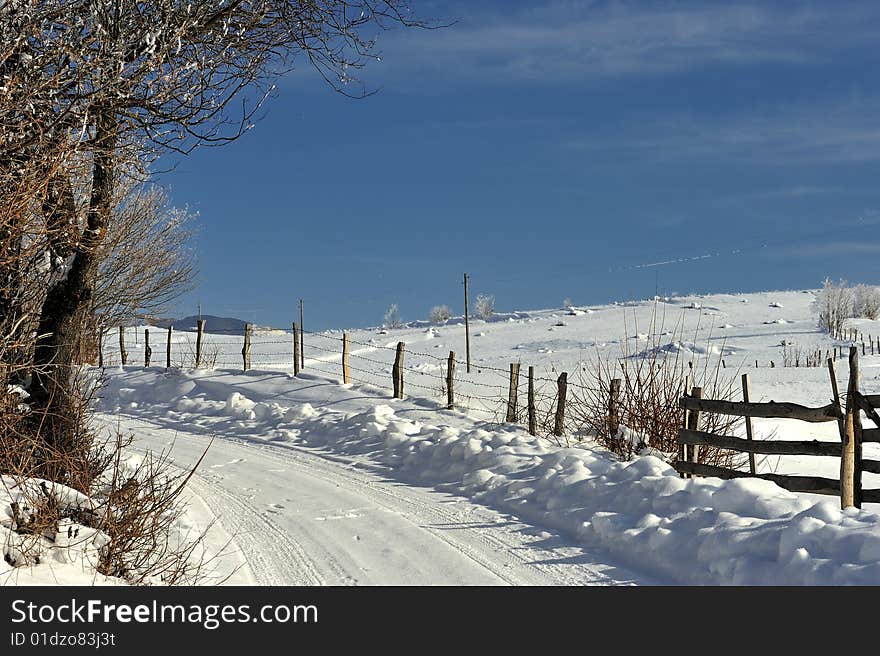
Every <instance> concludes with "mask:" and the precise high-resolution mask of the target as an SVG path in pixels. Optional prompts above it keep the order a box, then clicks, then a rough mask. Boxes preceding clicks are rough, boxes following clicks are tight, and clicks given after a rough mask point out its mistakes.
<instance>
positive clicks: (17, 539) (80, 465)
mask: <svg viewBox="0 0 880 656" xmlns="http://www.w3.org/2000/svg"><path fill="white" fill-rule="evenodd" d="M83 384H84V383H83ZM79 389H81V390H91V391H93V390H94V389H95V386H94V384H93V385H92V386H91V387H83V386H82V385H80V386H79ZM89 396H90V394H88V393H83V395H82V397H81V398H82V401H81V403H80V405H79V407H78V408H77V414H76V417H77V421H76V422H75V424H74V425H73V428H74V429H75V433H74V434H67V435H64V436H62V437H63V439H62V438H61V437H59V436H58V435H53V434H52V433H46V432H40V429H42V430H50V427H51V428H52V429H59V428H60V427H61V426H62V425H67V426H68V427H70V424H69V423H65V424H62V423H60V422H52V421H45V418H42V419H43V421H40V420H41V418H39V417H35V416H33V415H32V414H30V413H29V409H28V407H27V405H26V404H25V403H24V402H23V401H26V399H22V397H21V396H19V394H16V393H8V392H6V391H5V390H4V393H3V395H2V399H0V405H2V412H0V474H2V475H3V478H2V480H3V484H4V487H5V488H6V489H5V491H6V494H7V496H8V497H9V498H10V499H13V501H12V502H11V503H10V504H9V506H10V507H9V508H0V537H5V540H4V544H2V545H0V546H2V549H3V552H4V558H5V559H6V561H7V562H9V563H10V564H12V565H14V566H22V565H31V564H39V563H40V561H41V560H42V559H43V558H46V557H47V556H48V555H53V556H54V557H59V556H57V554H58V553H59V552H60V551H59V549H60V548H61V547H63V548H64V549H65V550H66V552H67V553H70V554H71V558H75V557H76V554H79V556H81V557H82V558H83V559H85V560H86V561H87V562H88V563H89V564H90V565H91V566H92V567H94V569H95V570H96V571H97V572H99V573H101V574H104V575H106V576H113V577H119V578H121V579H123V580H125V581H126V582H128V583H130V584H134V585H144V584H163V585H175V584H177V585H179V584H184V585H192V584H196V583H198V582H200V581H202V580H204V579H205V577H206V572H205V566H206V565H207V564H208V562H209V561H210V558H207V557H206V556H205V555H204V551H203V542H204V536H205V535H206V532H207V530H209V528H210V527H208V528H206V529H205V530H204V531H201V532H191V533H187V532H183V533H182V532H181V531H180V527H181V526H182V523H181V519H182V517H183V514H184V512H185V504H184V503H183V500H182V497H181V493H182V491H183V489H184V486H185V485H186V483H187V482H188V481H189V479H190V477H191V476H192V475H193V473H194V472H195V469H196V467H198V465H199V464H200V463H201V458H200V459H199V461H198V462H197V463H195V465H194V466H193V467H192V468H191V469H190V470H188V471H186V472H184V473H182V474H177V473H174V470H173V469H172V466H171V462H170V459H169V458H168V455H167V454H165V453H161V454H159V455H152V454H147V455H146V456H145V457H144V458H143V459H141V460H139V461H138V462H136V463H134V464H132V462H131V461H130V460H127V459H126V458H125V455H124V454H125V453H126V448H127V447H128V446H129V445H130V444H131V441H132V437H133V436H131V435H123V433H122V432H121V431H120V430H118V429H117V430H116V431H114V432H112V433H111V434H110V435H106V434H105V435H104V436H100V435H99V434H98V433H97V432H96V431H95V430H94V429H92V428H91V427H90V425H89V423H88V422H87V415H86V411H87V408H88V405H89ZM35 427H36V428H37V429H36V430H35ZM206 452H207V449H206ZM202 458H204V454H203V455H202ZM71 498H73V499H75V503H72V502H71V501H70V499H71ZM4 516H6V519H3V517H4Z"/></svg>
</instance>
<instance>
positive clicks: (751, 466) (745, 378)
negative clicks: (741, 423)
mask: <svg viewBox="0 0 880 656" xmlns="http://www.w3.org/2000/svg"><path fill="white" fill-rule="evenodd" d="M742 388H743V402H745V403H748V402H749V375H748V374H743V376H742ZM746 437H747V438H748V439H750V440H753V439H755V435H754V432H753V431H752V418H751V417H746ZM749 472H750V473H751V474H752V476H754V475H755V473H756V469H755V454H754V453H749Z"/></svg>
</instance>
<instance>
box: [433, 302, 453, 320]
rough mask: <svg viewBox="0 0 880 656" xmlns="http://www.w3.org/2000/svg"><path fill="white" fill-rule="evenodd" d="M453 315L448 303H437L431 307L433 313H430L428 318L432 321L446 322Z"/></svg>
mask: <svg viewBox="0 0 880 656" xmlns="http://www.w3.org/2000/svg"><path fill="white" fill-rule="evenodd" d="M451 316H452V311H451V310H450V309H449V306H448V305H435V306H434V307H432V308H431V313H430V314H429V315H428V320H429V321H430V322H431V323H444V322H446V321H449V317H451Z"/></svg>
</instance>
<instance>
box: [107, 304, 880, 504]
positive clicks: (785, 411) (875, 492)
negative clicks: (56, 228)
mask: <svg viewBox="0 0 880 656" xmlns="http://www.w3.org/2000/svg"><path fill="white" fill-rule="evenodd" d="M172 331H173V328H171V327H169V328H168V341H167V345H166V358H165V360H166V362H165V365H166V367H169V368H170V367H171V335H172ZM241 332H242V335H241V336H242V338H243V346H242V349H241V357H242V360H241V366H242V369H243V370H244V371H247V370H248V369H250V368H251V338H252V333H253V326H251V325H250V324H248V325H247V326H246V327H245V328H244V330H243V331H241ZM304 332H305V331H303V330H302V328H301V327H300V326H298V325H297V324H296V323H294V324H293V330H292V338H293V339H292V342H293V368H294V375H299V373H300V370H301V369H302V368H303V367H304V365H305V358H304V357H303V353H304V348H303V347H304V344H303V335H304ZM204 333H205V321H204V320H200V321H199V322H198V325H197V330H196V349H195V354H194V365H195V366H196V367H199V366H201V365H203V364H204V360H203V336H204ZM312 334H313V335H314V336H316V337H321V338H324V339H328V340H331V341H333V342H337V341H339V342H341V349H340V351H341V361H342V362H341V365H342V367H341V369H342V371H341V373H342V382H343V383H346V384H347V383H349V382H352V381H357V382H362V383H367V384H371V383H370V381H366V380H358V379H356V378H354V377H353V376H352V373H351V372H352V370H355V371H363V370H360V369H357V368H356V367H352V365H351V356H352V355H353V354H352V353H351V347H350V345H351V344H352V343H356V342H354V341H353V340H351V339H350V337H349V335H348V333H343V334H342V339H341V340H337V338H334V337H330V336H326V335H320V334H318V333H312ZM849 336H850V335H847V337H849ZM853 336H855V335H853ZM144 337H145V344H144V350H145V352H144V364H145V366H150V364H151V355H152V349H151V347H150V342H149V333H148V332H147V331H145V335H144ZM357 343H358V344H360V345H361V346H368V347H370V348H385V349H387V350H390V351H393V352H394V355H395V357H394V363H393V365H392V367H391V383H392V387H393V396H394V398H403V396H404V372H405V370H406V369H405V365H404V355H405V353H413V354H414V355H420V356H424V357H427V358H434V359H435V360H438V361H440V360H442V361H443V363H444V364H445V365H446V371H445V374H443V373H441V374H440V375H438V376H436V377H438V378H442V380H443V382H444V383H445V390H444V391H445V396H446V404H445V406H446V407H447V408H448V409H453V408H456V407H459V399H458V398H456V396H457V395H456V391H457V390H456V385H455V383H456V380H455V371H456V366H455V365H456V364H465V363H463V362H462V363H459V362H458V361H457V360H456V358H455V353H454V352H452V351H450V352H449V356H448V358H445V357H444V358H441V357H438V356H436V355H433V354H426V353H418V352H410V351H408V350H407V349H406V345H405V344H404V342H398V343H397V345H396V346H393V347H392V346H388V347H375V346H374V345H372V344H367V343H363V342H357ZM311 348H315V349H317V350H318V351H320V352H327V353H331V352H336V350H337V349H339V346H334V348H325V347H322V346H320V345H317V344H314V345H312V347H311ZM119 349H120V354H121V358H122V362H123V364H125V363H126V361H127V355H128V353H127V351H126V348H125V332H124V330H123V329H122V328H121V327H120V331H119ZM859 350H860V349H859V347H857V346H855V345H853V346H851V347H850V349H849V369H850V376H849V386H848V389H847V394H846V406H845V409H844V408H843V407H842V405H841V399H840V394H839V391H838V389H837V378H836V374H835V370H834V361H835V357H829V358H828V360H827V365H828V368H829V372H830V374H831V384H832V390H833V400H832V402H831V403H830V404H828V405H826V406H822V407H819V408H811V407H806V406H803V405H798V404H796V403H777V402H773V401H771V402H769V403H753V402H751V401H750V400H749V388H748V374H744V376H743V401H742V402H734V401H726V400H716V399H704V398H702V390H701V388H699V387H694V388H693V390H692V391H691V394H690V395H689V396H686V397H684V398H682V399H681V400H680V402H679V405H680V407H681V408H682V409H684V411H685V416H684V422H683V427H682V428H681V429H680V430H679V431H678V445H679V457H678V461H677V462H676V463H675V468H676V469H677V470H678V471H679V472H680V473H681V474H682V475H683V476H685V477H692V476H715V477H719V478H727V479H730V478H740V477H755V478H762V479H765V480H770V481H773V482H774V483H776V484H777V485H779V486H780V487H783V488H785V489H787V490H790V491H793V492H812V493H818V494H829V495H835V496H837V495H839V496H840V499H841V505H842V506H843V507H848V506H856V507H861V504H862V502H863V501H865V502H870V503H880V489H870V490H863V489H862V473H863V472H870V473H875V474H880V461H875V460H864V459H863V458H862V443H863V442H880V414H878V412H877V410H876V408H877V407H880V394H874V395H871V394H862V393H861V392H860V391H859V389H858V387H859V361H858V357H859ZM861 350H862V351H863V352H864V351H865V347H864V345H862V348H861ZM836 355H837V354H836V353H835V356H836ZM358 357H359V358H361V359H364V360H368V361H370V362H376V361H375V360H369V359H367V358H364V356H358ZM102 363H103V358H102ZM378 364H381V363H378ZM481 369H486V370H491V371H493V372H495V373H497V374H499V375H503V376H504V377H505V378H507V385H505V387H506V389H505V391H506V392H507V393H506V395H505V396H506V398H505V399H504V400H503V403H505V404H506V413H505V421H506V422H516V421H517V420H518V412H517V408H518V397H519V379H520V375H521V374H520V364H519V363H511V364H510V367H509V370H506V369H500V368H495V367H488V366H481ZM318 371H322V370H320V369H318ZM386 371H387V370H386ZM322 372H323V373H329V372H326V371H322ZM364 373H373V374H375V373H377V372H364ZM419 373H420V374H421V375H428V376H431V375H432V374H427V373H425V372H419ZM536 381H541V382H544V383H547V384H550V385H552V386H553V387H555V388H556V395H555V397H556V398H555V400H554V401H555V402H554V405H555V411H553V409H551V413H552V414H551V417H552V428H548V429H547V430H548V431H549V433H550V434H552V435H555V436H562V435H563V434H564V430H565V415H566V398H567V391H568V387H569V386H571V385H572V384H573V383H572V382H570V381H569V380H568V374H567V373H566V372H562V373H560V374H559V377H558V378H557V379H549V378H538V377H536V376H535V370H534V367H532V366H530V367H529V368H528V395H527V401H526V407H527V417H528V431H529V433H531V434H532V435H535V434H537V421H536V417H537V409H536V403H535V382H536ZM478 384H479V383H478ZM412 385H414V386H415V387H417V388H423V389H428V388H426V387H425V386H424V385H419V384H416V383H412ZM483 385H484V386H486V387H493V386H491V385H485V384H483ZM574 385H575V387H581V386H580V385H577V384H576V383H574ZM499 391H500V390H499ZM620 394H621V381H620V380H618V379H615V380H611V381H609V395H608V407H607V421H608V430H609V434H610V435H616V434H617V431H618V428H619V426H620V424H621V421H620V408H619V404H620ZM474 398H481V399H485V398H487V397H474ZM494 398H495V399H497V398H498V397H494ZM465 407H467V406H465ZM862 412H864V413H865V415H866V416H867V417H868V418H869V419H870V420H871V421H872V422H874V424H875V427H874V428H867V429H863V428H862V421H861V413H862ZM702 413H713V414H721V415H729V416H737V417H743V418H745V422H746V437H745V438H741V437H730V436H725V435H716V434H714V433H709V432H705V431H701V430H700V420H701V414H702ZM753 418H765V419H767V418H774V419H796V420H799V421H803V422H810V423H817V422H832V421H835V422H837V423H838V432H839V435H840V442H827V441H825V442H823V441H817V440H809V441H789V440H786V441H766V440H754V439H753V430H752V419H753ZM700 446H706V447H713V448H717V449H725V450H730V451H737V452H741V453H746V454H748V456H749V471H741V470H736V469H730V468H726V467H719V466H715V465H708V464H704V463H701V462H699V460H700V458H699V453H700V449H699V447H700ZM755 454H764V455H807V456H831V457H838V458H840V463H841V466H840V476H839V478H836V479H832V478H823V477H818V476H794V475H783V474H772V473H760V474H759V473H757V471H756V466H755Z"/></svg>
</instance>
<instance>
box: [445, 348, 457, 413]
mask: <svg viewBox="0 0 880 656" xmlns="http://www.w3.org/2000/svg"><path fill="white" fill-rule="evenodd" d="M446 409H447V410H453V409H455V351H450V352H449V359H448V360H447V361H446Z"/></svg>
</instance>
